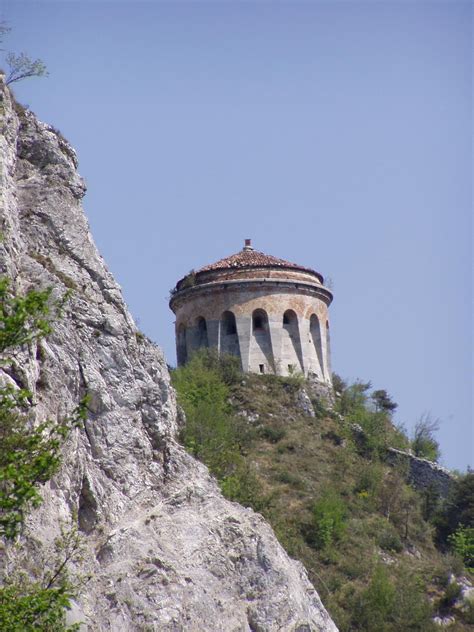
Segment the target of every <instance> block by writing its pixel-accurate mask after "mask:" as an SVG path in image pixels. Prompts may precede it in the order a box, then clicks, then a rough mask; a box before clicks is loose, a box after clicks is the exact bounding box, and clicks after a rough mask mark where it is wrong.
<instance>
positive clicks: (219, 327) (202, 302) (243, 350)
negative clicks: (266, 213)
mask: <svg viewBox="0 0 474 632" xmlns="http://www.w3.org/2000/svg"><path fill="white" fill-rule="evenodd" d="M278 272H279V275H278V278H277V279H275V278H273V279H272V278H270V277H269V276H268V277H267V278H259V279H252V278H249V276H248V271H243V274H244V275H245V280H240V281H238V280H237V279H236V274H237V273H236V271H232V281H231V282H223V277H222V273H219V279H220V281H219V282H216V281H215V280H213V281H212V282H211V283H208V284H202V285H197V286H196V287H193V288H190V289H188V290H186V291H185V292H181V293H178V295H177V296H176V297H175V298H173V299H172V301H171V304H172V307H173V310H174V311H175V313H176V339H177V341H179V340H182V334H181V336H180V335H179V332H180V331H183V329H184V328H185V330H186V341H187V343H186V344H187V353H186V354H184V355H185V356H186V357H187V358H189V356H190V355H191V352H192V351H193V350H195V349H196V348H197V346H196V344H195V341H196V340H197V337H198V336H197V333H196V332H197V329H198V322H199V321H200V319H202V318H204V319H205V322H206V330H207V340H208V344H209V346H210V347H215V348H217V349H218V350H219V351H227V350H228V348H229V345H228V344H227V342H226V336H225V333H223V332H225V330H226V324H225V318H223V315H224V314H225V313H226V312H231V313H232V314H233V315H234V316H235V322H236V333H237V337H238V345H237V344H234V345H233V348H234V350H235V354H236V355H239V357H240V359H241V362H242V369H243V370H244V371H251V372H256V373H259V372H260V373H261V372H264V373H276V374H278V375H289V374H291V373H298V372H301V373H304V374H305V375H314V376H316V377H317V379H319V380H320V381H323V382H326V383H331V371H330V357H329V356H330V350H329V338H328V337H329V331H328V303H329V299H328V295H327V291H325V289H324V288H323V287H322V286H321V284H320V283H319V282H315V283H314V284H310V283H309V282H308V279H306V280H305V283H302V282H301V280H300V279H299V277H300V274H301V273H300V272H297V273H293V272H292V271H290V272H289V271H286V272H284V273H283V271H278ZM293 274H295V276H296V279H294V278H293ZM307 276H308V277H309V275H307ZM325 292H326V293H325ZM259 311H261V312H262V317H263V318H262V320H263V327H261V328H260V327H255V323H256V320H255V317H256V315H257V314H258V312H259ZM285 314H286V320H288V321H289V322H287V323H285V322H284V320H285ZM184 355H183V354H182V353H178V363H181V362H180V360H181V359H182V358H183V357H184Z"/></svg>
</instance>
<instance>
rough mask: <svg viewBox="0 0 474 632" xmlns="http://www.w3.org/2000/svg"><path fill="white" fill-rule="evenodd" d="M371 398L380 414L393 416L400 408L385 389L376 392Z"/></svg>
mask: <svg viewBox="0 0 474 632" xmlns="http://www.w3.org/2000/svg"><path fill="white" fill-rule="evenodd" d="M370 398H371V399H372V401H373V402H374V404H375V409H376V410H377V411H379V412H386V413H388V414H392V413H393V411H394V410H395V409H396V408H398V404H396V403H395V402H394V401H393V399H392V398H391V397H390V395H389V394H388V393H387V391H386V390H385V389H380V390H378V391H374V392H373V393H372V395H371V396H370Z"/></svg>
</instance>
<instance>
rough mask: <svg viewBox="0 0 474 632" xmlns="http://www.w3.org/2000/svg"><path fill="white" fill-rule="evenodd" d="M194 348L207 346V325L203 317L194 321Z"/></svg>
mask: <svg viewBox="0 0 474 632" xmlns="http://www.w3.org/2000/svg"><path fill="white" fill-rule="evenodd" d="M196 346H197V348H198V349H200V348H201V347H208V346H209V342H208V339H207V323H206V319H205V318H204V317H203V316H199V318H198V319H197V320H196Z"/></svg>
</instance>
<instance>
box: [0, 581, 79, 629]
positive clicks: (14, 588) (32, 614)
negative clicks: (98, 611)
mask: <svg viewBox="0 0 474 632" xmlns="http://www.w3.org/2000/svg"><path fill="white" fill-rule="evenodd" d="M72 596H73V595H71V594H70V592H69V589H68V587H67V585H63V586H60V587H58V588H44V587H43V586H41V585H40V584H37V583H31V582H25V583H24V584H14V585H7V586H3V587H1V588H0V630H4V631H5V632H34V631H38V630H44V631H45V632H49V631H50V632H61V631H66V630H67V631H68V632H73V631H75V630H79V626H78V625H74V626H66V624H65V610H66V609H67V608H69V606H70V599H71V597H72Z"/></svg>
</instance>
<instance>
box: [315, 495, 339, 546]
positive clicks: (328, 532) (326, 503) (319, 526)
mask: <svg viewBox="0 0 474 632" xmlns="http://www.w3.org/2000/svg"><path fill="white" fill-rule="evenodd" d="M346 516H347V510H346V505H345V503H344V501H343V500H342V498H341V497H340V496H339V495H338V494H337V493H336V492H334V491H332V490H328V491H327V492H325V493H324V494H323V496H322V497H321V498H320V499H319V500H317V501H316V502H315V504H314V506H313V529H314V545H315V546H316V548H318V549H325V548H328V547H329V546H331V544H333V542H334V541H336V540H340V539H341V538H342V537H343V535H344V532H345V530H346Z"/></svg>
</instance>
